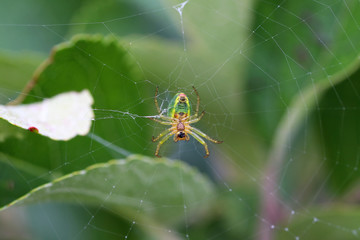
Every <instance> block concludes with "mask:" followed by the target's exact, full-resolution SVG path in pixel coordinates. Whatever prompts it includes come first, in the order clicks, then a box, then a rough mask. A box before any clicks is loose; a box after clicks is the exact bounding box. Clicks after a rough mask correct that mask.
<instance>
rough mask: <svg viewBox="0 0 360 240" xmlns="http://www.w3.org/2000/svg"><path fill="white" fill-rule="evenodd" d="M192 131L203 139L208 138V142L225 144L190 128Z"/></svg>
mask: <svg viewBox="0 0 360 240" xmlns="http://www.w3.org/2000/svg"><path fill="white" fill-rule="evenodd" d="M190 130H192V131H194V132H195V133H197V134H199V135H200V136H201V137H203V138H206V139H207V140H209V141H211V142H213V143H222V142H223V141H218V140H215V139H212V138H211V137H209V136H208V135H206V134H205V133H203V132H202V131H200V130H199V129H197V128H194V127H190Z"/></svg>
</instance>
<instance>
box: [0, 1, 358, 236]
mask: <svg viewBox="0 0 360 240" xmlns="http://www.w3.org/2000/svg"><path fill="white" fill-rule="evenodd" d="M5 2H6V3H4V6H8V10H6V8H1V9H0V16H1V18H0V34H1V35H2V36H4V37H3V39H2V42H1V43H0V47H1V48H2V52H1V53H0V72H1V75H2V78H1V79H0V86H1V88H0V95H1V96H3V98H2V99H8V100H9V101H8V102H11V101H10V100H14V99H15V98H16V97H17V98H16V100H15V101H14V102H12V103H11V104H20V103H21V104H27V103H34V102H38V101H40V100H42V99H43V98H50V97H53V96H55V95H57V94H60V93H63V92H67V91H81V90H84V89H88V90H89V91H90V92H91V95H92V96H93V98H94V105H93V106H92V108H93V109H94V112H95V121H93V126H92V129H91V131H90V133H89V134H88V135H87V136H77V137H75V138H73V139H71V140H69V141H54V140H52V139H49V138H47V137H44V136H41V135H39V134H34V133H32V132H29V131H26V130H23V129H18V128H16V127H15V126H13V125H11V124H8V123H7V122H5V121H3V120H1V121H0V126H1V129H2V131H1V133H0V219H1V217H2V216H5V217H6V214H7V213H9V214H12V211H13V210H14V209H25V210H24V212H26V213H27V215H28V216H30V218H31V217H36V218H37V219H38V221H37V223H31V221H29V222H28V223H27V226H28V227H29V228H31V229H32V231H33V232H34V236H33V238H53V237H54V236H52V234H53V233H54V232H55V231H48V232H46V233H41V231H40V230H39V226H42V225H46V224H49V223H48V220H47V218H45V217H44V216H43V215H41V214H39V209H38V207H40V208H41V209H42V210H43V211H46V212H49V213H54V216H52V217H53V218H54V219H57V224H58V226H57V229H58V230H57V231H58V232H61V233H60V235H58V236H57V237H58V238H59V236H60V238H64V239H65V238H72V237H74V236H75V235H76V236H77V237H78V238H81V239H91V238H93V239H97V238H104V236H106V238H110V239H111V238H114V239H118V237H119V236H110V235H107V234H106V233H102V232H101V231H94V235H91V232H89V231H90V230H88V231H84V233H82V234H79V235H77V234H78V232H77V231H76V229H75V230H74V229H69V228H70V227H71V226H78V227H84V226H85V228H87V227H89V228H91V227H93V230H94V229H95V228H94V226H98V227H99V228H101V229H102V230H103V229H107V231H108V232H112V233H114V232H119V231H120V230H121V232H122V233H124V234H123V235H122V236H121V237H127V236H128V234H129V229H130V230H131V229H133V228H134V231H133V233H131V236H132V238H133V239H178V238H181V237H186V234H189V235H190V237H191V238H192V239H206V238H213V236H217V234H221V235H220V238H221V239H239V237H241V238H247V239H251V238H257V237H258V236H260V238H261V236H263V235H269V236H272V237H275V238H277V239H289V238H291V239H293V238H294V236H299V235H301V234H303V236H302V238H306V239H319V237H320V238H321V237H322V238H326V239H339V238H346V239H350V238H351V237H354V236H355V237H354V238H356V236H357V235H356V234H357V231H355V232H354V231H352V230H353V229H356V228H358V227H359V226H358V224H354V223H358V222H360V211H359V209H358V207H356V204H353V202H356V201H358V197H357V196H358V189H359V184H358V182H359V177H360V171H358V163H359V150H360V148H359V137H358V136H359V129H360V128H359V126H358V123H359V120H360V111H359V108H360V106H359V104H360V101H359V100H360V99H359V98H360V97H359V91H360V84H359V83H358V82H359V81H358V79H359V76H360V62H359V61H360V60H359V54H358V51H356V49H360V45H359V44H360V34H359V28H358V25H357V24H354V23H358V22H360V15H359V14H356V13H357V11H359V8H360V4H359V3H356V2H355V1H354V2H350V1H349V2H346V1H329V2H328V3H327V5H326V6H330V10H329V8H327V7H326V6H325V7H324V5H322V4H320V3H318V4H315V3H314V1H310V0H306V1H298V2H296V1H287V2H285V3H281V5H279V7H278V2H279V1H260V2H258V3H255V2H254V1H251V0H247V1H226V4H223V2H222V1H216V0H210V1H209V0H199V1H189V2H188V3H187V4H186V6H185V7H184V9H183V10H184V12H183V13H182V14H180V13H179V12H177V10H176V7H175V9H173V7H174V6H177V7H180V6H179V5H177V4H179V2H178V1H175V0H170V1H161V0H158V1H153V2H152V3H151V4H150V3H149V2H148V1H140V0H136V1H120V2H119V1H115V0H107V1H102V2H100V1H95V0H83V1H77V2H76V3H66V1H65V2H64V1H55V2H53V3H50V2H47V1H43V0H33V1H31V2H32V3H31V4H30V3H28V2H27V1H21V2H22V3H23V4H24V5H23V7H22V8H20V7H19V6H20V5H19V3H17V4H15V5H12V3H10V2H9V1H5ZM38 6H41V8H38ZM205 6H206V7H205ZM27 8H29V9H33V10H34V14H33V15H31V16H28V17H27V16H26V14H25V13H26V12H27V11H25V10H27ZM15 9H16V10H15ZM159 9H161V10H162V11H159ZM163 9H171V10H172V11H173V14H168V11H165V10H163ZM249 9H251V10H252V11H250V10H249ZM324 9H325V10H324ZM37 11H40V12H41V13H43V12H45V13H46V14H36V12H37ZM154 11H155V12H156V11H159V14H151V13H154ZM54 12H57V14H55V15H54V14H52V13H54ZM59 12H61V13H66V14H59ZM13 13H16V14H15V15H14V14H13ZM138 13H142V14H141V15H139V14H138ZM290 13H291V14H290ZM184 14H185V15H184ZM226 16H230V17H226ZM338 16H341V17H338ZM269 18H270V19H271V21H270V20H268V19H269ZM14 19H17V21H22V22H31V24H29V25H28V26H26V25H24V26H23V25H21V24H19V25H16V24H15V26H13V25H11V24H12V23H14V22H15V20H14ZM59 22H60V23H61V24H58V23H59ZM45 23H46V24H45ZM80 23H87V24H80ZM165 23H166V24H165ZM181 23H183V25H181ZM1 24H3V25H1ZM6 24H10V25H6ZM18 28H19V29H18ZM31 29H33V30H32V31H29V30H31ZM159 29H163V31H160V32H156V31H157V30H159ZM183 29H184V34H183V32H182V31H183ZM250 29H251V31H250ZM252 29H256V30H254V32H253V31H252ZM9 30H10V31H13V32H7V31H9ZM19 33H20V34H21V35H23V34H25V33H28V34H29V35H28V37H26V39H25V40H26V41H25V40H24V39H21V38H20V37H18V34H19ZM44 33H46V34H45V35H41V34H44ZM39 34H40V35H39ZM14 36H17V37H15V38H14ZM39 36H40V37H39ZM24 38H25V37H24ZM38 38H41V41H38ZM19 45H20V46H21V49H17V48H18V46H19ZM50 48H51V52H50V54H49V56H47V52H48V51H49V50H50ZM15 50H17V51H15ZM19 50H20V51H19ZM23 50H25V51H23ZM41 59H42V60H43V62H42V63H40V62H41ZM179 66H181V67H179ZM194 73H201V74H194ZM10 79H11V81H10ZM29 79H30V80H29ZM28 80H29V81H28ZM191 85H195V86H196V88H197V89H198V91H199V93H200V96H201V103H202V104H201V108H205V109H206V112H209V113H210V114H209V115H205V117H204V119H205V120H204V121H203V120H202V122H201V123H199V124H201V125H200V128H201V129H206V131H205V130H204V132H206V133H207V132H209V133H212V134H215V133H216V134H218V136H221V137H222V139H221V140H224V144H222V145H219V146H213V147H214V148H218V149H220V150H219V151H211V153H210V154H211V157H212V158H213V159H214V161H211V160H204V159H202V158H201V156H202V155H203V153H202V152H201V154H199V151H196V149H195V150H194V147H193V148H191V147H190V148H189V150H187V151H185V153H184V155H183V156H182V159H181V160H184V161H179V160H173V159H176V158H179V156H178V155H171V152H172V149H169V148H167V149H166V151H165V153H166V156H168V158H163V159H157V158H154V157H153V154H154V150H155V147H156V145H154V144H153V143H151V136H152V135H157V134H158V133H159V131H158V130H160V129H161V128H160V127H155V128H154V126H156V125H155V124H154V123H153V122H150V120H149V119H147V118H146V116H150V115H155V114H156V109H155V106H154V103H153V96H154V93H155V89H156V86H159V89H160V94H159V99H160V100H159V101H161V102H164V104H166V99H167V98H168V97H170V98H171V96H164V95H166V94H162V89H165V88H166V89H169V87H174V86H176V87H177V88H178V89H170V94H173V93H176V92H177V91H178V90H179V89H180V90H181V91H188V92H189V97H190V98H191V100H192V101H193V102H195V101H196V95H195V94H194V93H191V92H190V91H191V88H189V86H191ZM209 86H211V87H209ZM239 93H241V94H239ZM218 96H223V97H222V98H220V99H219V98H218ZM8 102H5V101H3V102H2V104H7V103H8ZM201 110H203V109H201ZM250 112H251V113H252V114H244V113H250ZM233 113H237V114H233ZM239 113H240V114H239ZM219 126H221V127H219ZM218 129H221V133H218V132H217V130H218ZM234 130H235V131H234ZM209 135H211V134H209ZM190 143H191V144H192V145H193V142H190ZM304 143H305V146H304ZM188 145H190V144H188ZM199 149H200V148H199ZM234 149H236V151H234ZM210 150H213V149H212V148H210ZM294 160H296V161H294ZM206 161H209V162H206ZM189 165H192V166H189ZM209 166H210V168H211V169H209ZM234 166H235V167H234ZM196 168H198V169H196ZM219 173H220V174H219ZM309 179H311V181H310V180H309ZM304 182H305V183H309V182H310V183H311V184H310V185H311V186H304ZM224 183H226V184H224ZM224 185H225V186H224ZM303 189H306V191H304V190H303ZM354 198H355V200H354ZM254 199H255V200H254ZM294 199H296V201H294ZM299 202H300V204H299ZM334 202H337V203H338V204H334ZM268 203H270V204H269V205H270V206H271V207H272V208H273V209H275V210H274V211H275V212H276V211H278V212H276V216H275V217H274V218H273V216H272V215H271V211H269V209H267V208H266V206H267V204H268ZM324 203H327V204H324ZM324 205H326V206H324ZM284 206H287V207H288V208H286V209H281V208H284ZM319 206H320V207H319ZM317 207H319V208H318V209H316V210H313V209H315V208H317ZM100 208H101V211H99V209H100ZM44 209H45V210H44ZM83 209H87V211H84V210H83ZM273 209H271V210H273ZM62 212H64V213H67V215H66V216H63V215H62V214H61V213H62ZM68 212H69V213H68ZM70 212H71V213H70ZM89 212H90V213H89ZM68 216H72V217H73V219H72V220H71V221H73V222H70V221H69V222H68ZM89 216H90V217H89ZM5 217H4V218H5ZM89 218H90V221H89ZM243 219H245V220H244V221H242V220H243ZM264 219H265V220H264ZM93 223H94V224H93ZM137 223H140V224H138V225H136V226H137V227H138V228H136V227H134V226H135V224H137ZM184 223H185V224H184ZM272 224H274V226H276V229H277V230H279V229H291V233H289V232H288V231H287V230H283V231H281V230H279V231H277V232H276V233H271V232H270V231H271V230H270V226H272ZM329 224H330V225H331V224H332V225H334V226H341V227H342V229H343V230H342V231H336V230H334V231H333V232H332V231H328V229H329V228H330V227H329ZM239 225H241V227H234V226H239ZM315 225H316V226H317V227H314V226H315ZM318 225H319V226H318ZM326 225H327V226H326ZM104 226H106V227H104ZM135 228H136V229H135ZM308 228H309V229H308ZM310 228H311V229H310ZM68 229H69V231H65V230H68ZM159 229H160V230H159ZM164 229H174V230H175V231H176V233H173V232H171V231H163V230H164ZM229 229H230V230H229ZM1 230H2V229H1V227H0V232H1ZM95 230H96V229H95ZM179 233H180V234H179ZM183 233H184V234H183ZM324 234H327V235H326V237H324V236H325V235H324ZM255 235H258V236H256V237H253V236H255ZM0 236H1V233H0Z"/></svg>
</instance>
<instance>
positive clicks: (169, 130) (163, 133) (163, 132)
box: [152, 127, 175, 142]
mask: <svg viewBox="0 0 360 240" xmlns="http://www.w3.org/2000/svg"><path fill="white" fill-rule="evenodd" d="M173 130H175V129H174V127H171V128H168V129H165V130H164V131H162V132H161V133H160V134H159V136H157V137H156V138H155V137H154V136H153V137H152V141H153V142H156V141H157V140H159V139H160V138H161V137H162V136H164V135H165V134H167V133H168V132H171V131H173Z"/></svg>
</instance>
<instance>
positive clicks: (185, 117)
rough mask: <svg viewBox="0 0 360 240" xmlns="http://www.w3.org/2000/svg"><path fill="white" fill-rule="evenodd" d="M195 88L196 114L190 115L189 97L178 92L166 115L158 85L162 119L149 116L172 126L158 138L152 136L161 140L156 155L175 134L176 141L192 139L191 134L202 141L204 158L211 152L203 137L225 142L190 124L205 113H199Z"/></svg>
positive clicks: (156, 92) (155, 99)
mask: <svg viewBox="0 0 360 240" xmlns="http://www.w3.org/2000/svg"><path fill="white" fill-rule="evenodd" d="M193 89H194V91H195V93H196V95H197V105H196V111H195V114H194V115H190V114H191V105H190V101H189V98H188V97H187V96H186V95H185V94H184V93H177V94H176V95H175V96H174V97H173V99H172V100H171V102H170V103H169V106H168V108H167V116H164V115H162V113H161V111H160V108H159V105H158V102H157V94H158V90H159V88H158V87H156V91H155V98H154V101H155V106H156V109H157V111H158V112H159V117H158V118H160V120H159V119H158V118H153V117H149V118H150V119H152V120H154V121H155V122H158V123H161V124H163V125H170V126H171V127H170V128H168V129H166V130H164V131H163V132H161V133H160V134H159V136H157V137H156V138H155V137H154V136H153V137H152V141H153V142H156V141H158V140H160V141H159V143H158V145H157V147H156V151H155V156H157V157H160V156H159V150H160V147H161V145H162V144H163V143H164V142H166V141H167V140H168V139H169V138H170V137H171V136H174V142H178V141H181V140H186V141H189V139H190V137H189V135H191V136H193V137H194V138H195V139H196V140H197V141H198V142H199V143H201V144H202V145H203V146H204V148H205V156H204V158H207V157H208V156H209V154H210V153H209V149H208V146H207V144H206V142H205V141H204V139H202V138H201V137H203V138H205V139H207V140H209V141H211V142H213V143H222V142H223V141H218V140H215V139H212V138H211V137H209V136H208V135H206V134H205V133H203V132H202V131H200V130H199V129H197V128H194V127H192V126H190V125H191V124H193V123H196V122H198V121H200V119H201V118H202V117H203V116H204V114H205V111H202V112H201V114H200V115H199V105H200V96H199V94H198V92H197V90H196V89H195V87H193Z"/></svg>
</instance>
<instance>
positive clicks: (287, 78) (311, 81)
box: [247, 0, 360, 143]
mask: <svg viewBox="0 0 360 240" xmlns="http://www.w3.org/2000/svg"><path fill="white" fill-rule="evenodd" d="M326 5H327V6H330V7H331V8H325V6H324V5H323V4H321V3H318V2H316V3H315V2H314V1H311V0H307V1H288V2H284V4H281V5H279V6H280V7H279V8H278V7H277V3H275V2H263V3H261V4H259V5H258V8H257V12H258V13H259V14H258V16H259V17H258V18H257V19H256V22H255V24H254V25H255V26H261V27H260V28H258V29H257V31H256V34H254V46H256V48H254V51H253V56H251V57H250V58H251V61H252V62H253V64H252V65H251V66H250V78H249V80H248V89H249V90H250V91H251V94H248V95H247V97H248V100H249V101H248V107H249V111H252V112H259V113H261V116H259V115H258V114H253V115H252V117H253V118H252V120H253V121H254V123H255V125H256V129H257V131H258V133H259V134H260V135H261V137H263V138H265V140H264V143H271V139H272V137H273V135H274V133H275V131H277V130H276V129H277V126H279V123H280V121H281V119H282V118H286V116H285V115H286V114H288V113H289V111H288V110H289V109H291V112H292V111H293V107H298V108H299V107H300V108H302V109H304V111H311V110H312V108H313V107H314V104H313V105H307V104H308V102H307V99H306V96H305V95H306V94H307V92H308V91H310V88H312V87H314V88H317V85H318V84H320V85H325V86H324V87H325V88H330V87H331V86H332V85H334V84H336V80H334V79H335V78H337V77H334V75H336V74H337V73H339V72H342V79H341V80H344V78H346V77H347V76H349V75H350V74H351V72H354V69H352V70H351V71H350V72H346V71H345V72H344V69H350V66H351V65H352V64H353V63H354V61H357V59H358V51H357V49H358V48H359V47H360V44H359V43H360V35H359V34H358V33H359V30H358V27H357V22H359V21H360V16H359V14H356V13H357V12H358V11H359V9H360V4H359V3H358V2H355V1H353V2H349V3H345V2H340V1H328V2H327V3H326ZM267 17H268V19H267ZM302 20H303V21H302ZM279 23H280V24H279ZM258 89H261V91H257V90H258ZM313 93H314V94H318V93H317V92H316V91H315V90H314V91H313ZM302 95H303V96H302ZM313 97H315V96H313ZM317 97H318V99H320V98H321V95H318V96H317ZM295 99H297V100H298V101H299V102H298V103H297V104H296V106H295V104H294V101H295ZM295 111H302V110H296V109H295Z"/></svg>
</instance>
